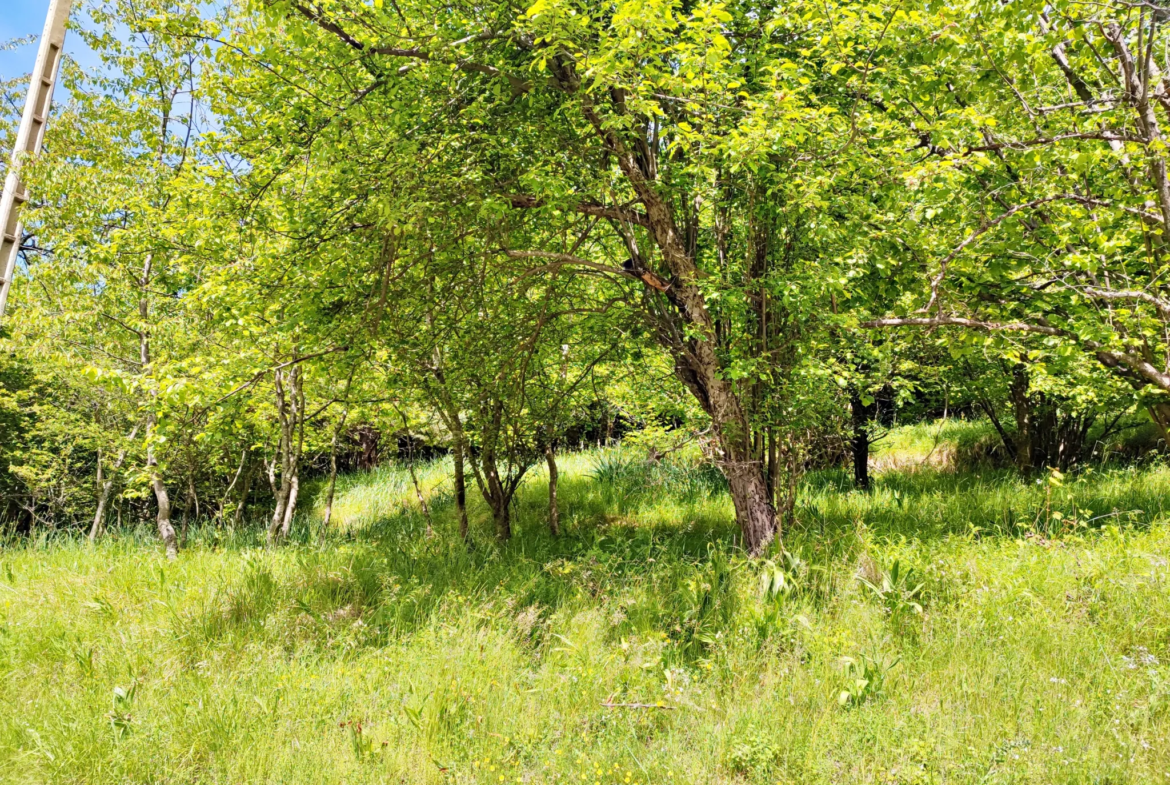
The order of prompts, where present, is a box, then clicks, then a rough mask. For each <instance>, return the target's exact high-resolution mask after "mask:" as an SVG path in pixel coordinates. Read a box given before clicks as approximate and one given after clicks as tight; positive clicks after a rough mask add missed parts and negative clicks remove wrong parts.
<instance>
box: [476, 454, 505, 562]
mask: <svg viewBox="0 0 1170 785" xmlns="http://www.w3.org/2000/svg"><path fill="white" fill-rule="evenodd" d="M483 473H484V479H485V481H486V488H485V489H484V499H485V500H486V501H487V503H488V506H489V507H491V508H492V520H494V521H495V524H496V537H497V538H498V539H499V540H500V541H501V542H506V541H508V540H510V539H512V516H511V511H510V509H509V508H510V507H511V501H512V498H511V495H510V494H509V493H508V492H507V490H505V488H504V484H503V483H502V482H500V473H499V470H498V469H497V468H496V464H495V461H494V460H493V459H491V458H489V457H486V456H485V459H484V467H483Z"/></svg>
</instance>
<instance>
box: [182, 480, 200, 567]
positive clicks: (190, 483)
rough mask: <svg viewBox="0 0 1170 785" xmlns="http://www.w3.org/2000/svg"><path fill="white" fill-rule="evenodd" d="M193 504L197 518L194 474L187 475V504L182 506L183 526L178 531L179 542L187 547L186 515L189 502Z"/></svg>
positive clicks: (197, 496)
mask: <svg viewBox="0 0 1170 785" xmlns="http://www.w3.org/2000/svg"><path fill="white" fill-rule="evenodd" d="M192 502H194V504H195V520H199V492H198V491H197V490H196V489H195V474H194V472H192V473H191V474H188V475H187V504H186V506H185V507H184V508H183V526H182V529H181V531H180V533H179V542H180V543H181V544H182V545H183V547H184V548H185V547H187V517H188V515H189V514H190V512H191V504H192Z"/></svg>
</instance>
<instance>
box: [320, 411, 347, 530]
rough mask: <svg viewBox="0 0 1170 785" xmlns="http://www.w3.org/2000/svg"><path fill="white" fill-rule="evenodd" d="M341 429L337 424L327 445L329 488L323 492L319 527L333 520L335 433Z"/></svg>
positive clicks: (324, 527)
mask: <svg viewBox="0 0 1170 785" xmlns="http://www.w3.org/2000/svg"><path fill="white" fill-rule="evenodd" d="M342 422H343V423H344V422H345V415H344V414H343V415H342ZM340 430H341V426H338V428H336V429H335V430H334V431H333V442H332V443H331V444H330V446H329V490H328V491H326V492H325V519H324V520H323V521H322V522H321V529H322V530H325V529H328V528H329V523H330V521H332V520H333V494H334V492H335V491H336V490H337V435H338V432H339V431H340Z"/></svg>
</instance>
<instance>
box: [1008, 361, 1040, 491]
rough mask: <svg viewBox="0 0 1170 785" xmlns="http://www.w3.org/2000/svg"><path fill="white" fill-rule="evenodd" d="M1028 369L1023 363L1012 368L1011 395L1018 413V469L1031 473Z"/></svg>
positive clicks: (1016, 439)
mask: <svg viewBox="0 0 1170 785" xmlns="http://www.w3.org/2000/svg"><path fill="white" fill-rule="evenodd" d="M1028 386H1029V385H1028V369H1027V368H1025V367H1024V365H1023V363H1017V364H1016V365H1015V367H1013V368H1012V383H1011V396H1012V406H1013V408H1014V409H1015V415H1016V436H1015V439H1013V442H1015V445H1016V469H1017V470H1018V471H1019V472H1020V474H1024V475H1027V474H1030V473H1031V472H1032V470H1033V469H1034V468H1035V466H1034V465H1033V455H1032V452H1033V450H1032V404H1031V401H1030V400H1029V396H1028Z"/></svg>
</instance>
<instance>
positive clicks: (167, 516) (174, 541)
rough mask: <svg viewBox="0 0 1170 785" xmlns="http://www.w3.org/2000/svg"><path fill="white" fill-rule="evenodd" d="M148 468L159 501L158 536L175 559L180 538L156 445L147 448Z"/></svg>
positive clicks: (169, 557) (168, 555)
mask: <svg viewBox="0 0 1170 785" xmlns="http://www.w3.org/2000/svg"><path fill="white" fill-rule="evenodd" d="M148 434H149V431H148ZM147 438H149V435H148V437H147ZM146 470H147V472H148V473H149V474H150V487H151V489H152V490H153V491H154V499H155V501H156V502H157V503H158V537H159V539H160V540H162V541H163V545H164V546H165V547H166V550H167V558H168V559H170V560H171V561H174V560H175V559H177V558H178V556H179V538H178V537H177V536H176V534H175V527H174V526H173V525H172V524H171V499H170V496H169V495H168V494H167V486H166V483H164V482H163V479H162V476H161V475H160V474H159V471H158V459H156V458H155V455H154V447H153V446H149V445H148V446H147V448H146Z"/></svg>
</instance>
